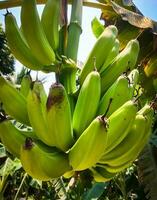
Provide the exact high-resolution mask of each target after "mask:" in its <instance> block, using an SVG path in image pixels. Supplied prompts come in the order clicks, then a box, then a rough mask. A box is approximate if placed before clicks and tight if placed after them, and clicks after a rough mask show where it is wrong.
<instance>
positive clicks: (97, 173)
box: [90, 166, 116, 182]
mask: <svg viewBox="0 0 157 200" xmlns="http://www.w3.org/2000/svg"><path fill="white" fill-rule="evenodd" d="M90 170H91V172H92V174H93V178H94V180H95V181H96V182H107V181H110V180H111V179H112V178H114V177H115V176H116V173H110V172H108V171H107V170H106V169H105V167H98V166H97V167H92V168H90Z"/></svg>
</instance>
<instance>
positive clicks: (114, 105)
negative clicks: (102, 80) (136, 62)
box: [97, 75, 132, 117]
mask: <svg viewBox="0 0 157 200" xmlns="http://www.w3.org/2000/svg"><path fill="white" fill-rule="evenodd" d="M130 90H131V87H130V84H129V81H128V78H127V77H126V76H124V75H121V76H120V77H119V78H118V79H117V80H116V81H115V82H114V83H113V84H112V86H111V87H110V88H109V89H108V90H107V92H106V93H105V94H104V96H103V97H102V98H101V100H100V103H99V107H98V111H97V115H102V114H105V113H106V117H109V116H110V115H111V114H112V113H113V112H114V111H116V110H117V109H118V108H119V107H120V106H122V105H123V104H124V103H125V102H127V101H129V100H131V99H132V96H131V95H130V93H131V91H130Z"/></svg>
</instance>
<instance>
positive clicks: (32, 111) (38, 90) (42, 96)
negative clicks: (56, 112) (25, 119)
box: [27, 81, 54, 146]
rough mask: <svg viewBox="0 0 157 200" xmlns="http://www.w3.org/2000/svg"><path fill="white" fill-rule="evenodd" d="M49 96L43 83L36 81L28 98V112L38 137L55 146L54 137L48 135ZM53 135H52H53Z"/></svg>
mask: <svg viewBox="0 0 157 200" xmlns="http://www.w3.org/2000/svg"><path fill="white" fill-rule="evenodd" d="M46 101H47V95H46V92H45V89H44V86H43V84H42V82H41V81H35V82H34V83H33V88H32V89H30V91H29V94H28V97H27V110H28V116H29V120H30V124H31V126H32V128H33V130H34V131H35V133H36V135H37V137H38V138H39V139H40V140H41V141H42V142H44V143H45V144H47V145H49V146H54V140H53V139H52V136H50V135H49V134H48V127H47V121H46ZM51 135H52V134H51Z"/></svg>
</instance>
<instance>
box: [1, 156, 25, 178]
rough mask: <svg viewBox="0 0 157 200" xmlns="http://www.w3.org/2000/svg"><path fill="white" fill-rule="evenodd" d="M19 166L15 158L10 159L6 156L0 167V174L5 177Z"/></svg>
mask: <svg viewBox="0 0 157 200" xmlns="http://www.w3.org/2000/svg"><path fill="white" fill-rule="evenodd" d="M20 168H21V162H20V160H18V159H17V158H16V159H15V160H11V159H10V158H7V160H6V161H5V164H4V166H3V167H2V168H1V169H0V176H2V177H6V176H8V175H9V174H10V175H13V173H14V172H15V171H16V170H18V169H20Z"/></svg>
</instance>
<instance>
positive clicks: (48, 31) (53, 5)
mask: <svg viewBox="0 0 157 200" xmlns="http://www.w3.org/2000/svg"><path fill="white" fill-rule="evenodd" d="M60 6H61V1H60V0H47V2H46V4H45V6H44V10H43V12H42V16H41V24H42V26H43V29H44V32H45V35H46V37H47V40H48V42H49V44H50V46H51V47H52V49H53V50H55V51H56V50H57V49H58V46H59V16H60Z"/></svg>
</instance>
